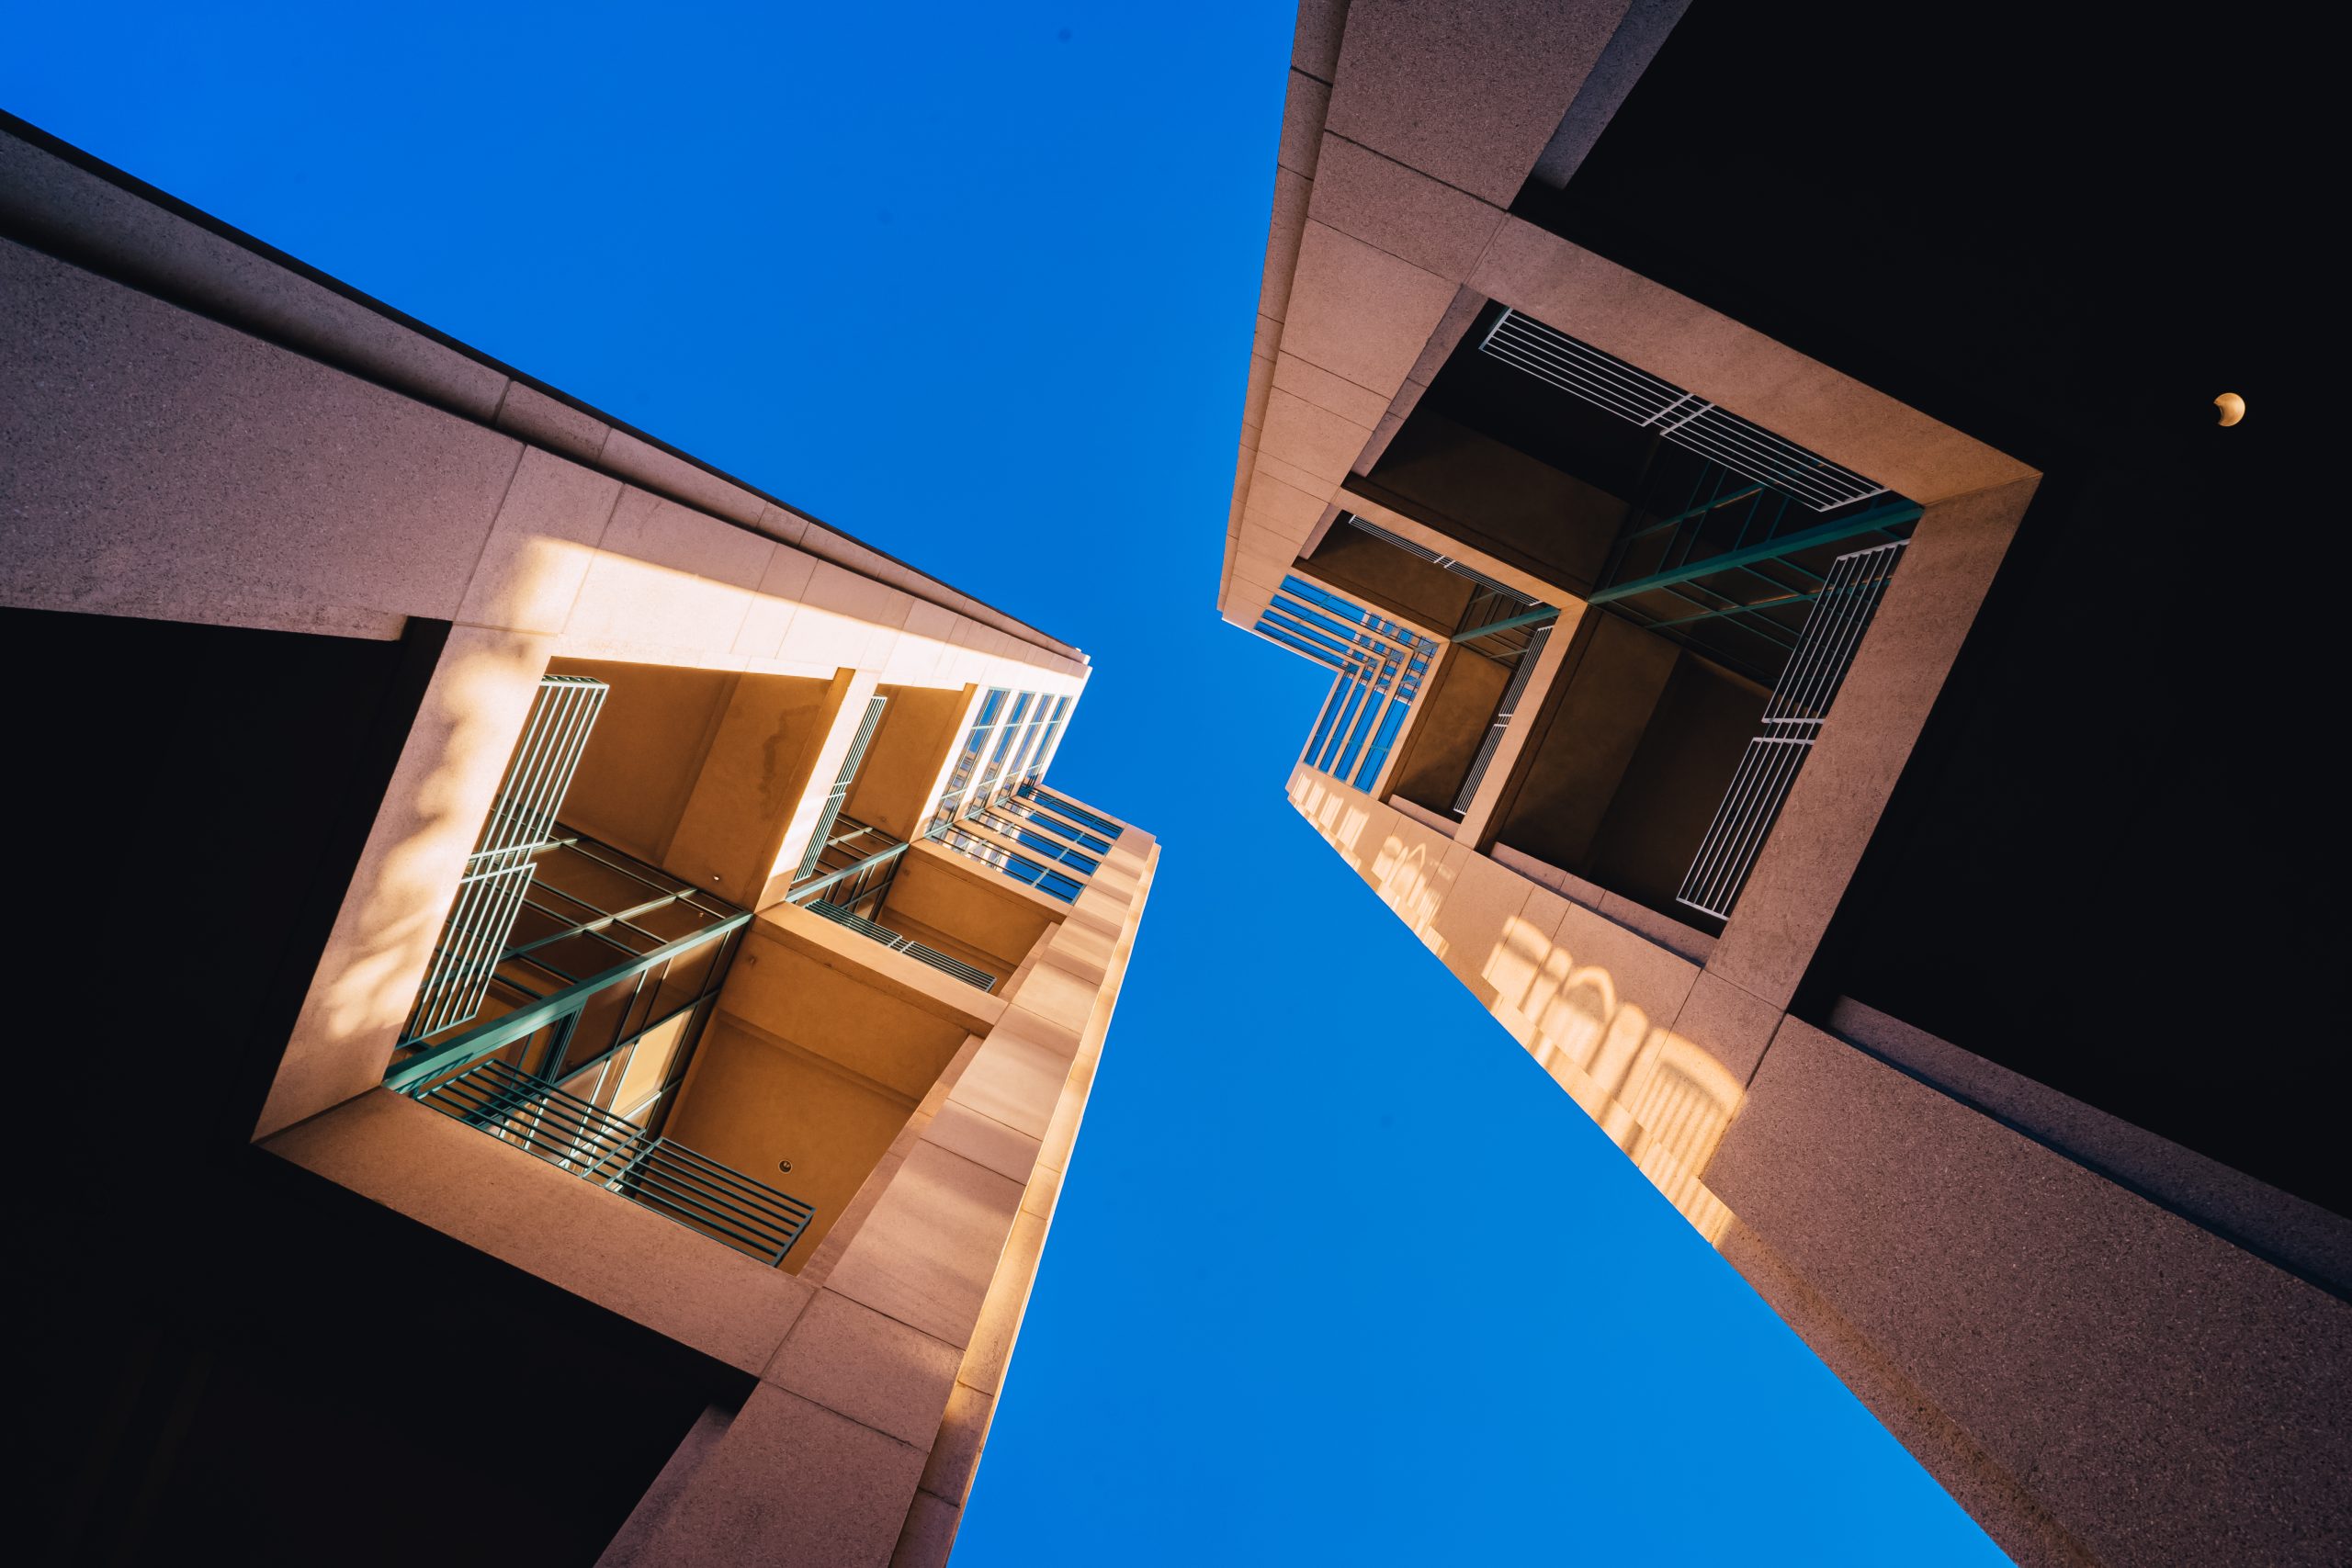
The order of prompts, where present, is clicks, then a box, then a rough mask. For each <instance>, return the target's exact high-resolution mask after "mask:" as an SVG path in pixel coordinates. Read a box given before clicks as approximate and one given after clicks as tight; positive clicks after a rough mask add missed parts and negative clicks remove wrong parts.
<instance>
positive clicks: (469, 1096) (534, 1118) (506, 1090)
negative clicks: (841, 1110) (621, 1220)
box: [418, 1057, 816, 1264]
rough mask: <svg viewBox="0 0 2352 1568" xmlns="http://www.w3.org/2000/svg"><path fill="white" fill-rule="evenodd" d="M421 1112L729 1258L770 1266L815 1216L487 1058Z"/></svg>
mask: <svg viewBox="0 0 2352 1568" xmlns="http://www.w3.org/2000/svg"><path fill="white" fill-rule="evenodd" d="M418 1098H419V1100H422V1101H423V1102H424V1104H426V1105H430V1106H431V1107H433V1108H434V1109H435V1111H441V1112H442V1113H443V1114H445V1115H447V1116H452V1117H455V1118H456V1119H457V1120H458V1121H460V1122H465V1123H466V1124H467V1125H468V1126H470V1127H476V1128H479V1129H481V1131H482V1132H485V1133H488V1134H491V1136H492V1137H494V1138H497V1139H499V1140H500V1141H501V1142H503V1143H508V1144H512V1145H515V1147H516V1148H519V1149H521V1150H523V1151H524V1152H525V1153H526V1154H530V1155H534V1156H537V1157H538V1158H540V1159H543V1160H546V1161H547V1162H548V1164H550V1165H552V1166H555V1167H557V1168H559V1169H562V1170H568V1171H570V1172H571V1174H572V1175H574V1176H577V1177H580V1178H581V1179H583V1180H587V1181H593V1182H595V1183H596V1184H597V1185H598V1186H600V1187H603V1188H605V1190H608V1191H612V1192H616V1193H618V1194H620V1196H622V1197H624V1198H626V1199H628V1201H631V1202H633V1203H635V1204H637V1205H639V1207H640V1208H646V1209H650V1210H652V1211H653V1212H654V1213H657V1214H660V1215H662V1217H663V1218H664V1219H669V1220H674V1221H676V1222H677V1223H678V1224H682V1225H684V1226H686V1227H687V1228H688V1229H690V1230H695V1231H699V1232H701V1233H702V1234H703V1235H707V1236H710V1237H712V1238H714V1239H715V1240H718V1241H722V1242H724V1243H726V1244H727V1245H728V1246H729V1247H733V1248H735V1249H736V1250H737V1251H738V1252H744V1253H749V1254H750V1255H751V1256H752V1257H753V1258H760V1259H761V1260H762V1261H763V1262H766V1263H770V1264H780V1263H782V1262H783V1261H784V1258H785V1254H786V1253H788V1252H790V1251H791V1250H792V1244H793V1243H794V1242H796V1241H797V1240H799V1239H800V1233H801V1232H802V1231H804V1230H806V1229H808V1228H809V1220H810V1219H812V1218H813V1217H814V1216H815V1213H816V1211H815V1210H814V1209H812V1208H810V1207H809V1205H808V1204H807V1203H804V1202H802V1201H800V1200H799V1199H797V1198H795V1197H793V1196H792V1195H791V1194H789V1193H786V1192H780V1191H778V1190H776V1189H775V1188H773V1187H770V1186H769V1185H767V1183H765V1182H763V1181H754V1180H753V1179H752V1178H750V1177H748V1176H745V1175H744V1174H743V1173H742V1172H741V1171H739V1170H736V1169H734V1168H731V1167H729V1166H725V1165H722V1164H720V1163H719V1162H718V1161H717V1160H715V1159H712V1158H710V1157H709V1156H707V1155H700V1154H696V1153H695V1151H694V1150H692V1149H690V1148H688V1147H686V1146H685V1145H684V1144H680V1143H677V1142H675V1141H674V1140H673V1139H669V1138H664V1137H662V1136H660V1135H658V1134H653V1133H649V1132H647V1131H646V1130H645V1129H644V1128H642V1127H639V1126H637V1125H636V1124H634V1123H632V1122H624V1121H622V1120H621V1119H620V1118H619V1117H617V1116H615V1115H613V1114H612V1113H611V1112H609V1111H601V1110H599V1109H597V1107H596V1106H595V1105H594V1104H592V1103H591V1102H589V1101H587V1100H582V1099H581V1098H579V1097H578V1096H577V1095H571V1094H566V1093H565V1092H564V1091H563V1090H561V1089H558V1088H557V1087H556V1086H555V1085H553V1084H551V1083H549V1082H548V1081H547V1080H546V1079H545V1078H542V1077H535V1076H534V1075H532V1074H530V1073H526V1072H525V1071H523V1070H522V1069H521V1068H519V1067H516V1066H512V1065H511V1064H509V1063H506V1062H502V1061H499V1060H498V1059H497V1058H495V1057H492V1058H491V1059H490V1060H488V1061H483V1062H477V1063H476V1064H475V1065H474V1066H471V1067H469V1068H468V1069H466V1070H465V1071H464V1072H462V1073H459V1074H458V1075H457V1076H455V1077H447V1078H443V1079H442V1080H441V1081H440V1082H438V1083H436V1084H435V1085H434V1086H433V1087H432V1088H431V1089H428V1090H426V1091H425V1092H424V1094H422V1095H420V1096H419V1097H418Z"/></svg>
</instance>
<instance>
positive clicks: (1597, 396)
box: [1478, 309, 1886, 512]
mask: <svg viewBox="0 0 2352 1568" xmlns="http://www.w3.org/2000/svg"><path fill="white" fill-rule="evenodd" d="M1478 346H1479V347H1480V348H1481V349H1483V350H1485V352H1486V353H1487V354H1488V355H1492V356H1493V357H1495V358H1497V359H1499V360H1501V361H1502V362H1503V363H1504V364H1506V365H1510V366H1513V367H1517V368H1518V369H1521V370H1523V371H1525V372H1526V373H1527V374H1528V375H1530V376H1532V377H1534V378H1536V379H1537V380H1539V381H1544V382H1546V383H1548V384H1549V385H1551V386H1554V387H1557V388H1558V389H1560V390H1562V391H1564V392H1567V393H1570V394H1572V395H1573V396H1576V397H1578V398H1581V399H1583V400H1585V401H1587V402H1589V403H1591V404H1593V405H1594V406H1595V407H1598V408H1602V409H1606V410H1608V411H1609V412H1611V413H1613V414H1615V415H1617V416H1618V417H1619V418H1621V419H1624V420H1629V421H1631V422H1632V423H1635V424H1639V425H1644V426H1647V427H1649V428H1652V429H1655V430H1656V431H1657V433H1658V434H1659V435H1661V436H1663V437H1664V438H1665V439H1667V440H1668V441H1671V442H1673V443H1674V444H1675V445H1676V446H1681V447H1684V448H1687V449H1688V450H1690V451H1692V452H1696V453H1698V454H1699V455H1700V456H1702V457H1708V458H1711V459H1713V461H1715V462H1718V463H1721V464H1722V465H1723V466H1724V468H1729V469H1731V470H1732V471H1733V472H1735V473H1737V474H1741V475H1744V476H1746V477H1747V478H1748V479H1754V480H1757V481H1758V482H1759V483H1763V484H1769V485H1771V486H1773V487H1774V488H1776V489H1779V490H1783V491H1787V492H1788V493H1790V494H1791V495H1793V496H1795V497H1796V498H1797V499H1798V500H1799V501H1801V502H1804V504H1805V505H1807V506H1809V507H1811V508H1813V509H1814V510H1815V512H1830V511H1834V510H1836V509H1837V508H1838V507H1840V506H1846V505H1849V504H1851V503H1852V502H1857V501H1863V500H1867V499H1868V498H1870V497H1871V496H1874V495H1881V494H1883V493H1884V492H1885V490H1886V487H1885V486H1884V485H1879V484H1873V483H1871V481H1870V480H1869V479H1865V478H1864V477H1862V476H1861V475H1860V474H1858V473H1855V472H1854V471H1853V470H1852V469H1850V468H1842V467H1840V466H1839V465H1838V464H1836V463H1833V462H1831V461H1830V460H1829V459H1828V458H1826V457H1822V456H1820V455H1819V454H1818V453H1815V452H1809V451H1807V450H1806V449H1805V448H1804V447H1802V446H1798V445H1797V444H1796V443H1795V442H1793V441H1784V440H1782V439H1781V437H1780V436H1777V435H1775V434H1772V433H1771V432H1770V431H1769V430H1767V429H1765V428H1764V427H1763V426H1762V425H1760V424H1757V423H1752V422H1751V421H1748V420H1745V419H1742V418H1740V417H1739V415H1737V414H1736V413H1732V412H1729V411H1727V410H1725V409H1724V408H1722V407H1719V406H1718V405H1716V404H1714V403H1711V402H1709V401H1708V400H1706V399H1704V398H1702V397H1700V396H1699V395H1698V394H1697V393H1695V392H1686V391H1684V390H1683V389H1681V388H1679V387H1678V386H1676V385H1674V384H1673V383H1672V382H1670V381H1666V380H1662V379H1660V378H1657V377H1656V376H1653V375H1651V374H1650V373H1649V372H1648V371H1646V370H1644V369H1642V368H1641V367H1638V366H1634V365H1628V364H1627V363H1626V362H1625V361H1623V360H1622V359H1620V358H1618V357H1617V356H1616V355H1612V354H1606V353H1603V352H1602V351H1601V350H1600V349H1597V348H1595V347H1593V346H1592V345H1591V344H1588V343H1581V342H1578V341H1577V339H1575V338H1572V337H1570V336H1569V335H1568V334H1567V333H1564V332H1561V331H1559V330H1558V329H1557V328H1555V327H1549V326H1546V325H1544V323H1543V322H1542V321H1537V320H1535V319H1534V318H1533V317H1532V316H1523V315H1521V314H1520V313H1519V312H1518V311H1516V310H1508V309H1507V310H1504V311H1503V313H1502V314H1501V316H1499V317H1498V318H1497V320H1496V321H1495V324H1494V325H1493V326H1492V327H1489V328H1488V329H1487V335H1486V336H1485V337H1484V338H1482V339H1481V340H1479V344H1478Z"/></svg>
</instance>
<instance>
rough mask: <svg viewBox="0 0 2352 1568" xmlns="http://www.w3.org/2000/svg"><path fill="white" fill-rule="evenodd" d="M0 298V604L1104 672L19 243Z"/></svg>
mask: <svg viewBox="0 0 2352 1568" xmlns="http://www.w3.org/2000/svg"><path fill="white" fill-rule="evenodd" d="M0 291H5V292H6V294H7V296H8V298H9V299H10V300H11V302H12V309H11V310H10V311H9V312H8V313H7V315H6V319H5V321H0V353H4V354H5V355H6V358H7V360H8V362H9V363H10V364H11V365H12V366H15V367H18V373H17V374H16V375H14V376H11V377H10V378H7V379H6V382H5V383H0V430H5V431H6V432H7V434H8V438H9V444H10V451H11V457H12V459H13V460H12V461H11V463H10V464H9V466H8V467H7V468H6V470H5V471H0V513H5V514H6V516H8V518H9V519H10V524H11V525H10V527H9V529H8V530H7V531H6V534H5V536H0V603H6V604H13V605H17V606H20V607H24V608H30V609H46V610H63V611H79V612H83V613H93V614H105V615H144V616H152V617H156V618H162V619H169V620H187V621H196V622H202V623H206V624H210V625H226V626H264V627H272V628H277V629H282V630H294V631H308V632H322V631H323V632H333V633H337V634H340V635H344V636H353V637H392V636H395V635H397V634H398V632H399V630H400V627H401V624H402V622H403V621H404V619H405V618H406V617H408V616H410V615H424V616H428V617H431V618H434V619H438V620H448V621H454V622H457V623H458V624H459V625H467V626H482V627H485V628H489V629H496V630H505V631H513V632H522V633H526V634H532V635H540V636H547V637H552V638H553V639H554V648H553V651H554V652H556V653H558V654H561V655H568V656H571V657H578V658H591V659H611V660H624V661H630V662H640V663H654V664H672V665H686V666H693V667H696V668H703V669H718V670H738V671H753V672H757V673H766V674H783V675H810V676H818V677H821V678H825V679H830V678H831V676H832V674H833V672H834V671H836V670H839V669H842V668H852V669H858V670H865V671H873V672H874V673H875V674H876V676H877V677H887V678H888V679H889V680H891V681H893V682H900V683H906V684H914V685H930V686H941V687H960V686H963V685H965V684H967V683H970V682H988V683H994V684H1020V685H1023V687H1024V688H1025V689H1033V690H1034V689H1040V688H1042V689H1046V690H1050V691H1053V692H1056V693H1057V694H1058V693H1069V692H1074V691H1076V690H1078V689H1079V688H1080V686H1082V684H1083V682H1084V676H1085V666H1084V665H1083V664H1082V663H1080V662H1079V661H1078V660H1074V659H1070V658H1067V657H1064V656H1062V655H1060V654H1057V653H1053V652H1049V651H1047V650H1046V649H1042V648H1038V647H1035V646H1034V645H1031V644H1027V643H1023V642H1020V641H1018V640H1017V639H1015V638H1013V637H1011V636H1009V635H1007V634H1005V633H1003V632H1001V631H999V630H996V629H995V628H993V627H990V626H984V625H981V624H980V623H978V622H977V621H974V620H971V619H969V618H968V617H965V616H960V615H956V614H955V613H954V612H952V611H949V610H945V609H943V608H941V607H939V606H938V605H936V604H931V603H929V602H928V601H925V600H920V599H917V598H915V597H914V596H913V595H911V594H910V593H908V592H905V591H903V590H901V589H899V588H895V587H892V586H890V585H889V584H888V583H886V582H882V581H876V580H874V579H871V578H866V577H861V576H859V575H858V574H856V573H855V572H853V571H851V570H847V569H845V568H843V567H842V566H839V565H837V564H835V563H833V562H831V561H829V560H825V559H821V558H819V557H817V556H815V555H813V554H811V553H809V551H808V550H806V549H803V548H800V547H797V546H795V545H792V544H790V543H786V542H785V541H784V540H783V539H781V538H776V537H770V536H767V535H764V534H763V533H761V532H759V531H758V530H757V528H756V527H755V526H753V525H746V524H744V523H742V522H741V521H738V520H732V519H729V518H724V517H721V516H718V515H713V514H711V513H705V512H702V511H698V510H696V509H695V507H693V506H690V505H686V504H684V503H681V502H677V501H673V500H671V499H669V498H667V497H665V496H662V495H660V494H657V493H655V492H653V491H648V490H646V489H644V488H642V487H640V486H638V485H635V484H631V483H628V482H625V481H623V480H621V479H616V478H615V477H613V476H611V475H609V474H607V473H605V472H602V471H599V470H598V469H597V468H593V467H590V466H588V465H585V464H582V463H581V462H578V461H575V460H573V459H572V458H571V457H565V456H562V455H561V454H560V453H559V452H557V451H555V450H551V449H549V448H548V447H544V446H536V445H533V444H531V443H529V442H526V441H524V440H520V439H517V438H515V436H513V435H511V434H505V433H503V432H501V431H498V430H495V429H492V428H488V427H486V426H484V425H481V424H479V423H473V422H471V421H469V420H468V419H465V418H462V417H459V416H458V415H455V414H452V413H448V412H444V411H443V410H441V409H438V408H435V407H432V406H430V405H428V404H425V403H423V402H419V401H416V400H413V399H411V398H408V397H404V396H402V395H401V394H400V393H398V392H394V391H391V390H390V389H386V388H384V387H381V386H378V385H375V384H373V383H370V382H368V381H366V380H362V379H360V378H356V377H354V376H351V375H347V374H345V373H344V372H342V371H340V370H336V369H334V368H331V367H328V366H325V365H322V364H320V363H318V362H316V361H314V360H311V359H308V358H305V357H303V356H302V355H299V354H295V353H292V352H289V351H288V350H287V349H284V348H280V347H278V346H277V345H275V344H271V343H267V342H265V341H263V340H261V339H259V338H256V337H253V336H249V335H247V334H245V333H240V332H237V331H235V330H234V329H232V328H231V327H228V326H225V325H222V324H221V323H220V322H218V321H210V320H208V319H206V318H204V317H201V316H198V315H195V314H192V313H190V312H188V311H187V310H179V309H177V308H175V307H174V306H172V305H169V304H166V303H164V301H163V300H161V299H155V298H153V297H152V296H149V295H145V294H141V293H138V292H135V291H133V290H131V289H129V288H123V287H122V286H120V285H119V284H116V283H112V282H109V281H107V279H105V278H102V277H98V276H94V275H93V274H91V273H88V272H85V271H82V270H80V269H78V268H76V267H73V266H69V265H65V264H64V263H62V262H59V261H56V260H54V259H52V258H51V257H49V256H46V255H42V254H38V253H36V252H33V251H29V250H27V249H25V248H24V247H22V246H20V245H16V244H12V243H7V242H6V241H0ZM157 517H168V518H171V519H172V520H173V526H172V527H170V528H169V529H164V530H158V529H156V528H154V527H153V525H152V521H153V519H154V518H157ZM134 542H135V543H134Z"/></svg>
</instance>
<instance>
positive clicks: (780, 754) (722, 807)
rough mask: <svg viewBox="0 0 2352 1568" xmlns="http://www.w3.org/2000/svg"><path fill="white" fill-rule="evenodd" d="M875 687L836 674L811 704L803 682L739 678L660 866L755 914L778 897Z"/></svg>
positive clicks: (861, 678)
mask: <svg viewBox="0 0 2352 1568" xmlns="http://www.w3.org/2000/svg"><path fill="white" fill-rule="evenodd" d="M878 683H879V680H878V677H876V675H875V674H874V672H873V671H867V670H842V671H837V672H836V673H835V674H834V676H833V679H832V681H831V682H830V683H829V684H828V685H827V686H826V688H825V690H824V693H823V694H822V695H821V697H820V698H819V699H818V701H817V702H816V703H815V704H814V705H810V704H809V703H808V701H807V699H806V693H807V690H808V685H809V683H808V682H799V681H794V680H791V679H789V678H788V677H783V676H771V675H745V676H743V677H742V678H741V680H740V681H738V682H736V686H735V691H734V694H732V695H731V696H730V697H729V699H728V703H727V711H726V713H725V714H724V715H723V716H721V717H720V719H719V721H718V734H717V735H716V736H714V737H713V738H712V739H711V743H710V750H709V751H708V753H707V754H706V756H705V757H704V759H703V764H702V771H701V772H700V773H698V774H697V775H696V776H695V784H694V789H693V791H692V792H691V793H690V794H689V795H687V797H686V807H685V810H684V812H682V813H681V814H680V816H679V818H678V829H677V831H676V832H675V833H673V835H672V836H671V839H670V848H669V852H668V853H667V854H666V855H664V856H663V859H662V864H663V869H665V870H668V871H672V872H674V873H676V874H678V875H680V876H682V877H684V878H686V879H688V880H689V881H692V882H694V883H695V885H696V886H703V887H708V888H710V889H711V890H712V891H713V892H716V893H718V894H719V895H721V896H722V897H728V898H731V899H733V900H734V901H735V902H736V903H738V904H741V905H745V906H747V907H748V908H754V909H763V908H767V906H769V905H770V904H773V903H775V901H776V900H777V899H779V898H781V897H784V895H785V893H786V890H787V889H789V887H790V886H791V884H792V876H793V873H794V872H795V871H796V870H797V868H798V866H799V864H800V856H801V854H802V852H804V851H806V850H807V849H808V847H809V835H810V834H811V833H812V832H813V831H815V829H816V826H817V817H818V814H819V813H820V811H821V810H822V809H823V807H824V797H825V792H826V791H827V790H829V789H830V788H831V787H832V783H833V779H834V777H835V776H836V775H837V774H838V773H840V772H841V767H842V760H843V759H844V758H846V757H847V756H848V755H849V747H850V741H851V740H852V739H854V736H855V735H856V732H857V725H858V720H859V719H861V718H863V717H864V716H865V704H866V700H867V699H868V698H870V697H872V696H873V695H874V689H875V687H876V685H877V684H878Z"/></svg>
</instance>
